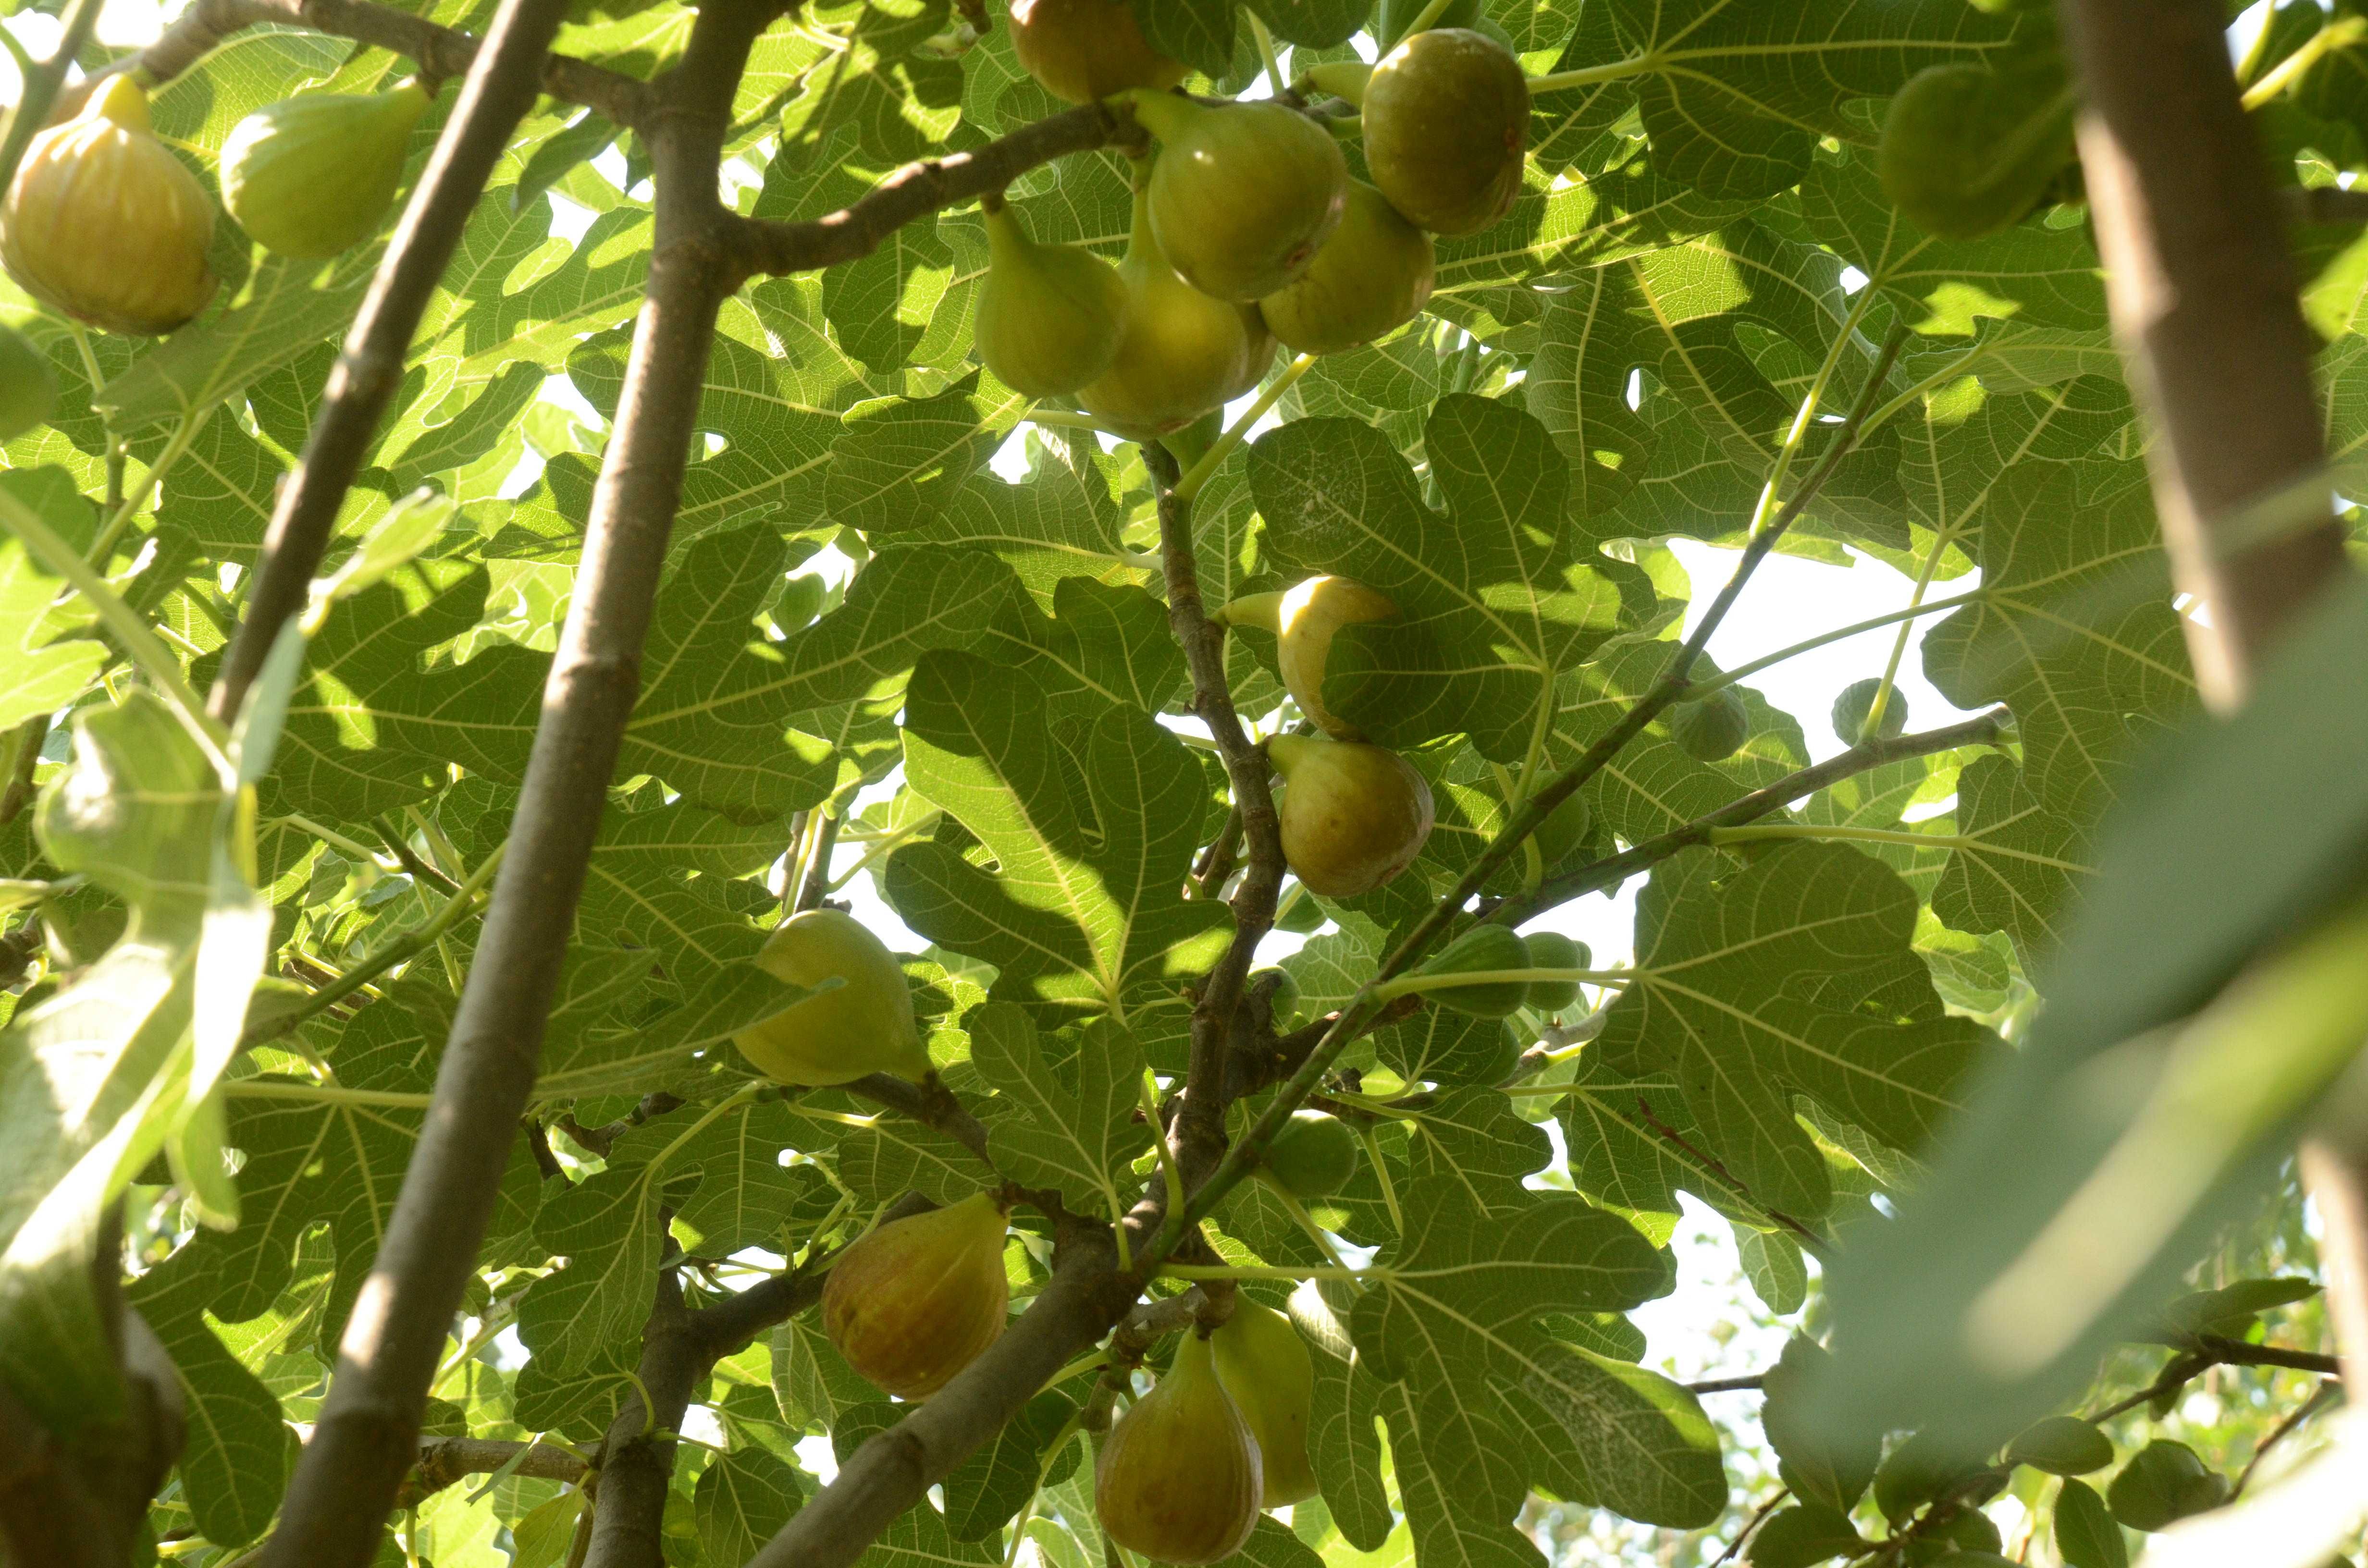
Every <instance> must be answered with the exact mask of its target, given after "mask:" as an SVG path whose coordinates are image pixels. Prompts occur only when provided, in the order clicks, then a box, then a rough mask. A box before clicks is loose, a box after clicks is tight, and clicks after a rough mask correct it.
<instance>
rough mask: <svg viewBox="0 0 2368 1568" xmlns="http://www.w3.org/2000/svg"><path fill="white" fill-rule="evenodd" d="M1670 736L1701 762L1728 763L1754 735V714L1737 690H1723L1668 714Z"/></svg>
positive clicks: (1723, 688)
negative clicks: (1736, 693)
mask: <svg viewBox="0 0 2368 1568" xmlns="http://www.w3.org/2000/svg"><path fill="white" fill-rule="evenodd" d="M1669 733H1670V735H1671V736H1673V737H1674V738H1675V739H1676V741H1677V743H1678V744H1679V746H1680V747H1682V748H1683V749H1684V751H1685V754H1686V755H1687V756H1691V757H1692V758H1694V759H1695V760H1696V761H1698V762H1725V760H1726V759H1727V758H1728V757H1730V756H1734V755H1735V754H1736V751H1737V750H1739V749H1740V748H1741V747H1742V745H1743V743H1744V742H1745V741H1746V740H1747V739H1748V738H1749V736H1750V734H1751V714H1750V711H1749V710H1748V709H1746V708H1745V707H1744V706H1743V699H1741V698H1740V697H1737V696H1736V695H1735V687H1731V686H1723V687H1719V688H1718V689H1717V690H1716V691H1713V692H1712V693H1711V694H1710V695H1709V696H1708V697H1705V698H1702V699H1699V700H1697V701H1693V702H1688V703H1685V704H1684V705H1682V706H1681V707H1679V708H1678V709H1676V710H1673V711H1672V712H1671V713H1670V714H1669Z"/></svg>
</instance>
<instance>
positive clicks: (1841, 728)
mask: <svg viewBox="0 0 2368 1568" xmlns="http://www.w3.org/2000/svg"><path fill="white" fill-rule="evenodd" d="M1882 689H1883V680H1882V677H1881V676H1870V677H1868V678H1867V679H1865V680H1856V681H1852V682H1850V685H1848V686H1846V687H1842V694H1841V695H1840V696H1839V697H1837V698H1835V699H1834V713H1833V719H1834V734H1835V736H1836V737H1837V738H1838V739H1839V740H1840V742H1841V743H1842V744H1844V745H1846V746H1854V745H1856V744H1859V743H1860V742H1861V741H1870V740H1874V739H1877V738H1878V737H1879V738H1881V739H1883V740H1889V739H1890V738H1891V737H1892V736H1894V735H1896V734H1897V733H1900V732H1901V731H1902V730H1905V729H1906V728H1907V698H1905V697H1903V696H1901V695H1900V692H1899V688H1898V687H1892V688H1891V695H1890V696H1888V697H1886V698H1884V699H1883V722H1882V723H1881V724H1879V725H1878V726H1877V727H1876V729H1875V732H1874V733H1873V734H1869V733H1867V728H1866V719H1867V715H1868V714H1869V713H1871V712H1873V710H1874V694H1875V693H1876V692H1878V691H1880V690H1882Z"/></svg>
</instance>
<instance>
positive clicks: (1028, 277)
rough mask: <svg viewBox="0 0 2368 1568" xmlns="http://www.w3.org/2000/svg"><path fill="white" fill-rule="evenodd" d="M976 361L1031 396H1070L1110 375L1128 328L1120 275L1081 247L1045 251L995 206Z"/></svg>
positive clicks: (990, 222)
mask: <svg viewBox="0 0 2368 1568" xmlns="http://www.w3.org/2000/svg"><path fill="white" fill-rule="evenodd" d="M986 244H987V252H988V261H987V267H986V280H985V282H984V283H982V284H980V285H979V290H978V324H977V329H976V336H977V342H978V357H979V359H980V361H981V362H982V363H984V364H985V366H986V368H987V369H990V370H992V371H994V372H995V377H996V380H997V381H1001V382H1002V383H1003V384H1004V385H1005V386H1008V387H1009V388H1010V389H1011V390H1012V391H1013V392H1022V393H1025V394H1026V395H1027V396H1029V397H1065V396H1066V395H1068V394H1069V393H1071V392H1076V391H1077V390H1078V389H1079V388H1080V387H1083V386H1085V385H1086V384H1087V383H1088V382H1090V381H1095V380H1097V379H1098V378H1099V377H1100V376H1101V375H1102V374H1103V373H1104V372H1106V371H1107V370H1109V369H1110V365H1111V363H1112V362H1113V361H1114V360H1116V359H1117V358H1118V344H1119V334H1120V333H1121V331H1122V330H1123V329H1124V327H1125V324H1126V284H1125V283H1124V282H1123V281H1121V278H1119V275H1118V268H1117V267H1112V266H1111V265H1110V263H1109V262H1106V261H1104V260H1103V259H1102V258H1101V257H1099V256H1096V255H1094V253H1093V252H1091V251H1089V250H1087V249H1085V248H1084V247H1083V246H1080V245H1042V244H1037V243H1036V242H1035V241H1034V240H1031V239H1030V238H1029V237H1028V231H1027V230H1025V229H1023V228H1021V227H1020V225H1019V215H1018V214H1017V213H1015V212H1013V211H1012V210H1010V209H1009V208H1008V207H1006V206H1004V205H1003V203H1002V202H1001V201H999V200H998V201H997V202H996V203H995V205H994V206H993V207H991V208H989V209H988V210H987V213H986Z"/></svg>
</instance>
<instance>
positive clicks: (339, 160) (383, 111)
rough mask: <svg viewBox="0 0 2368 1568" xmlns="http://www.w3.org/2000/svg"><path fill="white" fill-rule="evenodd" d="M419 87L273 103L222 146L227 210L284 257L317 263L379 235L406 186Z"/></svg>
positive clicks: (420, 104)
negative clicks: (396, 193) (405, 166)
mask: <svg viewBox="0 0 2368 1568" xmlns="http://www.w3.org/2000/svg"><path fill="white" fill-rule="evenodd" d="M426 111H427V88H426V87H425V86H423V85H420V84H419V83H418V82H417V81H411V82H406V83H404V85H402V86H400V87H397V88H395V89H394V91H393V92H391V93H303V94H300V95H298V96H297V97H292V98H282V99H281V100H280V101H279V102H278V103H274V104H267V105H265V106H264V107H263V108H259V109H257V110H256V111H255V112H254V113H253V114H250V115H248V116H247V117H246V118H245V119H242V120H240V121H239V122H238V123H237V124H236V125H234V126H233V127H232V128H231V133H230V139H229V140H228V141H226V142H223V143H222V205H223V206H224V207H226V208H228V209H230V215H231V216H232V217H233V218H235V219H237V220H238V222H239V226H240V227H241V228H243V229H245V231H246V232H247V233H249V234H251V235H253V236H254V237H255V238H256V240H258V241H260V242H262V244H264V245H265V246H267V247H268V248H269V249H271V250H275V251H277V252H279V254H280V255H281V256H295V257H298V258H300V259H302V260H306V261H318V260H322V259H324V258H326V257H329V256H336V254H337V253H338V252H340V251H343V250H347V249H349V248H351V247H352V246H354V245H358V244H360V243H361V242H362V241H364V240H366V239H368V238H370V235H371V234H373V233H377V232H378V226H379V222H380V221H381V219H383V218H384V217H385V216H386V210H387V209H388V208H389V207H391V206H393V204H394V187H396V186H397V185H398V184H400V183H401V182H402V179H403V161H404V154H405V153H408V152H409V151H410V148H411V128H412V127H413V126H415V125H416V124H418V123H419V117H420V115H421V114H423V113H425V112H426Z"/></svg>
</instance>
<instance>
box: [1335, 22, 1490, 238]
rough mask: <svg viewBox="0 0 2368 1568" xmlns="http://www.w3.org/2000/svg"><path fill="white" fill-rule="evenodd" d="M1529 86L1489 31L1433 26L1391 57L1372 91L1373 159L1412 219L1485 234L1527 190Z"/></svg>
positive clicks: (1377, 179) (1367, 111)
mask: <svg viewBox="0 0 2368 1568" xmlns="http://www.w3.org/2000/svg"><path fill="white" fill-rule="evenodd" d="M1529 140H1530V85H1529V80H1528V78H1527V77H1526V76H1524V75H1523V74H1522V72H1521V62H1520V61H1518V60H1516V59H1514V58H1513V56H1512V54H1511V53H1510V52H1509V51H1508V50H1507V49H1506V48H1505V46H1504V45H1502V44H1500V43H1498V42H1497V40H1494V39H1492V38H1489V37H1488V36H1487V35H1486V34H1485V33H1480V32H1475V31H1474V30H1472V29H1471V28H1428V29H1426V30H1424V31H1422V32H1418V33H1416V34H1415V35H1414V36H1413V37H1411V38H1409V39H1407V40H1406V41H1405V42H1403V43H1401V44H1399V45H1398V46H1397V47H1396V48H1395V49H1393V50H1392V51H1390V52H1389V53H1387V54H1385V55H1383V57H1382V61H1381V63H1380V64H1378V65H1376V66H1374V67H1373V73H1372V76H1371V77H1370V78H1369V79H1368V80H1367V81H1366V83H1365V90H1364V142H1365V163H1366V165H1367V166H1368V167H1369V168H1371V169H1372V173H1373V183H1374V184H1375V185H1376V186H1379V187H1381V192H1382V194H1383V196H1385V197H1387V198H1389V202H1390V205H1391V206H1393V207H1395V208H1396V209H1397V210H1399V211H1400V212H1402V213H1404V214H1405V215H1406V219H1407V220H1408V221H1409V222H1414V223H1417V224H1419V225H1420V226H1421V227H1423V228H1426V229H1429V231H1431V232H1432V233H1438V234H1471V233H1478V232H1479V231H1480V230H1482V229H1485V228H1486V227H1487V226H1488V225H1489V224H1491V223H1493V222H1496V221H1497V219H1499V218H1502V217H1503V216H1504V215H1505V214H1506V212H1507V211H1508V210H1510V209H1511V207H1512V205H1513V199H1514V198H1515V197H1517V196H1519V195H1520V192H1521V161H1522V153H1523V152H1524V151H1525V150H1526V149H1527V147H1528V146H1529Z"/></svg>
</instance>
